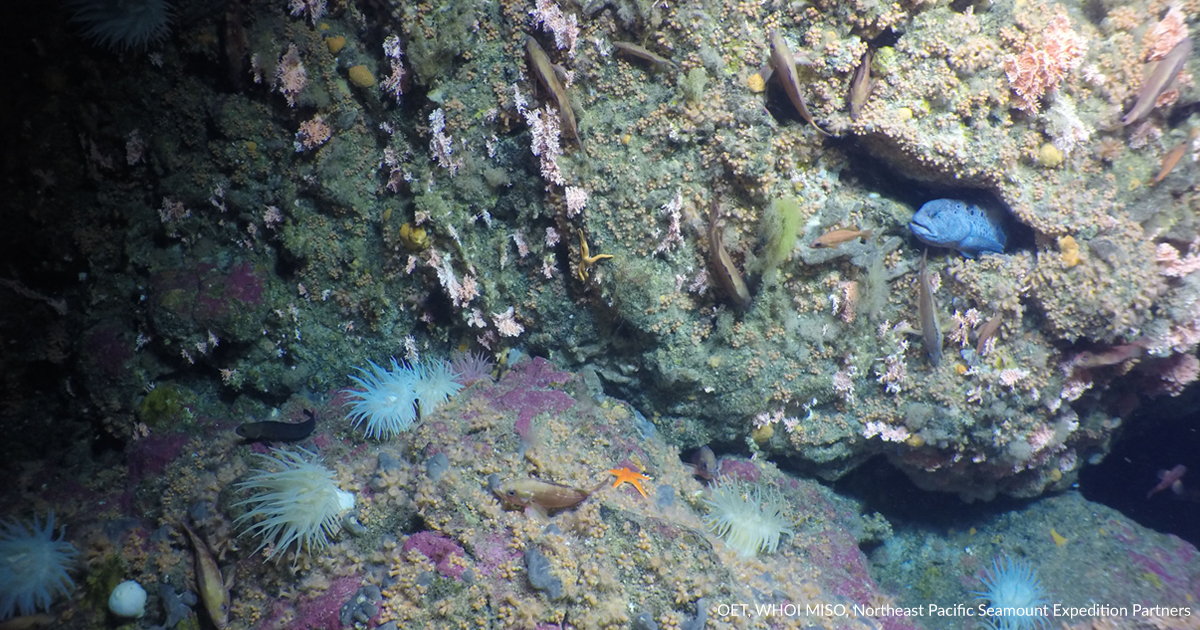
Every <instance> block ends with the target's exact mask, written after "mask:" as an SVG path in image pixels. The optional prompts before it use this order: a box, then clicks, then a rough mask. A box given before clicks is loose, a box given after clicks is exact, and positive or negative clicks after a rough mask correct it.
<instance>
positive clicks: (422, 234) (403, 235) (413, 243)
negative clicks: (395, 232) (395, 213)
mask: <svg viewBox="0 0 1200 630" xmlns="http://www.w3.org/2000/svg"><path fill="white" fill-rule="evenodd" d="M400 242H402V243H404V246H405V247H407V248H409V249H411V250H413V251H418V252H419V251H422V250H424V249H425V248H427V247H429V233H428V232H426V231H425V228H423V227H419V226H415V225H413V224H411V223H405V224H404V225H401V226H400Z"/></svg>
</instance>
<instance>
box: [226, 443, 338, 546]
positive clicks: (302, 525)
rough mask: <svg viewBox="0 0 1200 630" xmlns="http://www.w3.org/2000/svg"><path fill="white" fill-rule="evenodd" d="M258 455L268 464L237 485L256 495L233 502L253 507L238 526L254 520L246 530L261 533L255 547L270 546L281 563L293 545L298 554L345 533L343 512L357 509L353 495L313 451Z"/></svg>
mask: <svg viewBox="0 0 1200 630" xmlns="http://www.w3.org/2000/svg"><path fill="white" fill-rule="evenodd" d="M259 457H260V458H262V460H263V464H264V465H265V467H263V468H258V469H256V470H255V471H254V474H252V475H251V476H250V477H249V478H247V479H246V480H245V481H243V482H241V483H239V484H238V487H239V488H242V489H246V490H250V491H251V492H252V493H253V494H252V495H251V496H250V498H248V499H246V500H245V501H239V502H238V503H235V504H234V505H235V506H240V505H250V506H252V508H251V509H250V511H248V512H246V513H245V514H243V515H241V516H239V517H237V519H235V520H234V524H238V523H241V522H243V521H253V523H252V524H251V525H250V526H249V527H247V528H246V530H245V531H244V532H242V533H243V534H246V533H254V534H261V535H262V543H260V544H259V545H258V549H255V550H254V551H255V553H257V552H258V551H259V550H261V549H263V548H264V547H267V545H271V548H270V550H269V551H268V553H267V556H266V558H267V559H270V558H272V557H276V561H278V556H282V555H283V553H284V552H286V551H287V548H288V547H290V546H291V545H292V543H295V544H296V555H297V556H299V555H300V553H299V552H300V549H301V548H307V549H308V550H309V551H310V552H312V551H314V550H318V549H321V548H323V547H324V546H325V545H326V544H328V542H329V538H330V537H332V536H336V535H337V533H338V532H340V531H341V529H342V514H343V513H345V512H346V510H349V509H350V508H353V507H354V495H353V494H351V493H349V492H346V491H344V490H342V489H340V488H338V487H337V484H335V483H334V474H333V471H332V470H329V469H328V468H326V467H324V466H322V465H321V464H319V463H317V462H316V459H317V454H316V453H313V452H312V451H308V450H305V449H303V448H301V449H299V451H298V452H297V451H289V450H285V449H280V448H273V449H271V454H270V455H259ZM259 517H262V518H261V520H256V519H258V518H259Z"/></svg>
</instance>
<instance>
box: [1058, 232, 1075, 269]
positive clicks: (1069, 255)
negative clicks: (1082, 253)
mask: <svg viewBox="0 0 1200 630" xmlns="http://www.w3.org/2000/svg"><path fill="white" fill-rule="evenodd" d="M1058 251H1059V254H1060V256H1061V257H1062V261H1063V264H1064V265H1066V266H1068V267H1074V266H1075V265H1078V264H1079V243H1076V242H1075V237H1073V236H1070V235H1067V236H1060V237H1058Z"/></svg>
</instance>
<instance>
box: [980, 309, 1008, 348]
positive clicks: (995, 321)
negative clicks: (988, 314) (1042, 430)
mask: <svg viewBox="0 0 1200 630" xmlns="http://www.w3.org/2000/svg"><path fill="white" fill-rule="evenodd" d="M1002 321H1004V318H1003V316H1002V315H999V314H997V315H996V316H994V317H992V318H991V319H989V320H987V321H986V322H984V324H983V326H980V327H979V339H978V340H977V341H976V342H975V354H978V355H981V354H983V349H984V348H986V347H987V342H988V341H990V340H991V339H992V338H993V337H995V336H996V333H997V332H998V331H999V330H1000V322H1002Z"/></svg>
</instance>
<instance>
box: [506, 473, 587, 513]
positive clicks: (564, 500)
mask: <svg viewBox="0 0 1200 630" xmlns="http://www.w3.org/2000/svg"><path fill="white" fill-rule="evenodd" d="M603 486H604V482H603V481H601V482H600V485H598V486H596V487H595V488H592V489H591V490H580V489H579V488H572V487H571V486H564V485H562V484H558V483H553V482H550V481H542V480H541V479H532V478H531V479H519V480H517V481H509V482H506V483H503V484H500V485H499V486H496V487H495V488H493V489H492V492H493V493H494V494H495V495H496V496H497V497H498V498H499V499H500V500H501V501H504V502H505V503H507V504H509V505H515V506H518V507H523V508H533V509H534V510H537V511H539V512H542V513H546V512H549V511H550V510H564V509H567V508H572V507H575V506H576V505H579V504H580V503H583V501H584V500H585V499H587V498H588V497H590V496H592V493H594V492H596V491H597V490H599V489H600V488H601V487H603Z"/></svg>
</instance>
